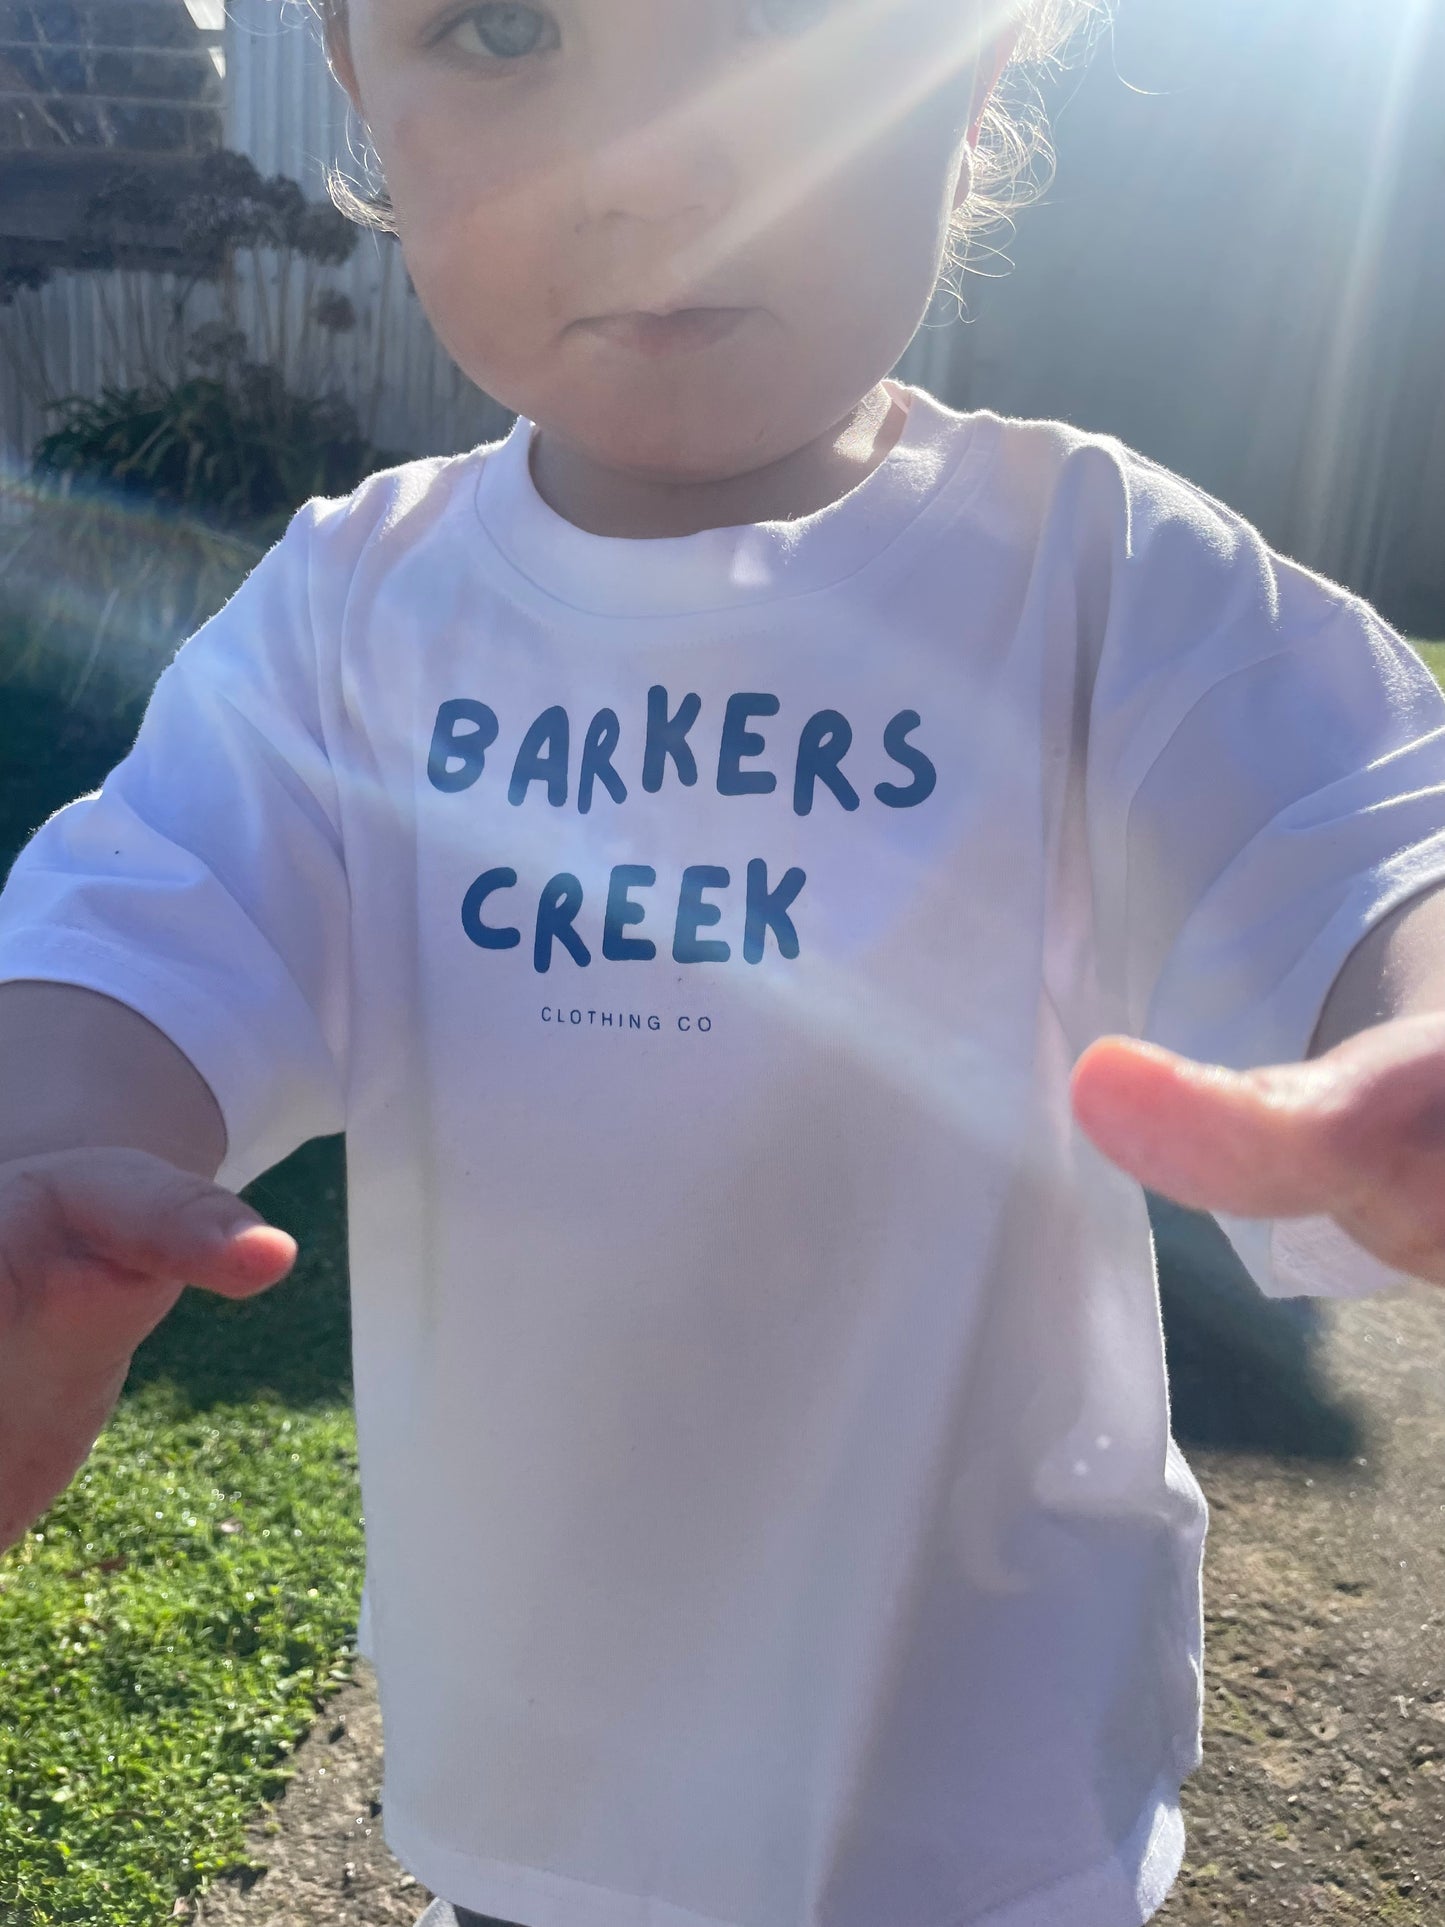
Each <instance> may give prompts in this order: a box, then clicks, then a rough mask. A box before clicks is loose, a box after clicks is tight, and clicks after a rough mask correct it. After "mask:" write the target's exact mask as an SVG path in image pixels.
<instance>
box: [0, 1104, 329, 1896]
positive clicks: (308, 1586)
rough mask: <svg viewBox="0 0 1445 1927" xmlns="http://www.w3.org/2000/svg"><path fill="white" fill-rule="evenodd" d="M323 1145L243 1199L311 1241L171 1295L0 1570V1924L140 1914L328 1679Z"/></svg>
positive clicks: (234, 1811)
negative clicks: (236, 1283)
mask: <svg viewBox="0 0 1445 1927" xmlns="http://www.w3.org/2000/svg"><path fill="white" fill-rule="evenodd" d="M339 1180H340V1165H339V1147H338V1146H337V1144H336V1143H335V1142H333V1141H323V1142H319V1143H316V1144H314V1145H310V1146H307V1147H306V1148H305V1150H303V1151H302V1152H301V1153H299V1154H298V1155H297V1156H296V1157H295V1158H293V1159H290V1160H288V1162H287V1164H286V1165H283V1166H281V1167H279V1168H278V1170H277V1171H276V1172H273V1173H271V1174H269V1175H268V1177H267V1178H266V1179H264V1180H263V1181H262V1182H261V1183H260V1184H258V1185H256V1186H254V1187H252V1189H251V1191H250V1192H249V1193H248V1195H249V1196H250V1197H251V1198H252V1201H253V1202H254V1203H255V1204H256V1205H257V1207H258V1208H259V1209H261V1210H263V1211H264V1212H265V1213H266V1214H267V1215H268V1216H269V1217H270V1218H272V1220H273V1221H274V1222H276V1223H280V1224H282V1225H284V1226H285V1228H286V1229H288V1230H290V1231H292V1232H293V1233H294V1234H295V1235H297V1236H298V1237H300V1238H301V1239H303V1240H304V1248H305V1250H306V1253H307V1256H306V1258H305V1260H304V1262H303V1263H301V1264H299V1265H298V1267H297V1271H296V1273H294V1274H293V1276H292V1278H291V1279H289V1280H288V1281H287V1282H286V1283H285V1284H283V1285H282V1286H280V1287H279V1288H278V1289H277V1290H276V1291H275V1292H273V1293H270V1294H268V1295H266V1296H265V1297H263V1298H260V1299H256V1300H254V1301H252V1302H250V1303H248V1304H239V1305H238V1304H230V1303H223V1302H221V1301H219V1300H216V1299H212V1298H209V1297H207V1296H206V1295H204V1294H202V1293H198V1292H193V1293H188V1294H187V1295H186V1297H185V1299H183V1301H182V1303H181V1305H180V1306H178V1308H177V1310H176V1312H175V1313H174V1314H173V1315H172V1317H171V1318H170V1319H169V1320H168V1321H167V1322H166V1324H165V1325H164V1326H162V1327H161V1329H160V1330H159V1331H158V1332H157V1333H155V1334H154V1335H153V1337H152V1338H151V1339H150V1341H148V1343H147V1344H146V1345H145V1346H144V1347H142V1349H141V1350H140V1351H139V1352H138V1353H137V1354H136V1359H135V1365H134V1369H133V1371H132V1374H131V1379H130V1383H129V1385H128V1387H127V1391H126V1396H125V1398H124V1400H123V1402H122V1404H121V1407H120V1409H119V1411H118V1413H117V1415H116V1417H115V1419H114V1421H113V1422H112V1424H111V1426H110V1427H109V1429H108V1431H107V1432H106V1433H105V1435H104V1436H103V1437H102V1439H101V1441H100V1443H99V1444H98V1446H97V1448H96V1450H95V1452H94V1453H93V1455H92V1457H91V1459H90V1461H89V1463H88V1465H87V1466H86V1468H85V1470H84V1471H83V1472H82V1473H81V1475H80V1476H79V1478H78V1479H77V1480H76V1482H75V1484H74V1485H73V1486H72V1487H71V1488H70V1490H69V1491H68V1492H67V1493H66V1494H65V1495H64V1496H63V1497H62V1498H61V1499H60V1500H59V1501H58V1503H57V1504H56V1505H55V1506H54V1507H52V1509H51V1511H50V1512H49V1513H48V1514H47V1516H46V1517H45V1519H43V1520H42V1521H41V1522H40V1525H39V1527H38V1528H37V1530H36V1531H35V1532H33V1533H32V1534H31V1535H30V1536H29V1537H28V1538H27V1539H26V1540H25V1541H23V1542H22V1544H21V1545H20V1546H18V1547H16V1548H15V1549H14V1550H13V1551H12V1552H11V1553H10V1554H9V1555H8V1556H7V1557H6V1558H5V1559H4V1560H0V1785H3V1786H4V1787H5V1788H6V1794H7V1798H6V1801H5V1803H4V1805H3V1806H0V1920H4V1921H5V1922H6V1923H7V1927H8V1924H9V1923H15V1927H51V1924H52V1923H54V1924H55V1927H59V1923H66V1924H67V1927H69V1924H70V1923H75V1927H81V1924H82V1923H84V1924H85V1927H92V1924H93V1927H101V1923H104V1924H105V1927H154V1923H156V1922H159V1921H161V1920H163V1919H165V1918H166V1917H167V1916H168V1915H169V1914H170V1911H171V1905H172V1902H173V1900H174V1898H175V1897H176V1895H178V1894H183V1893H189V1892H192V1891H194V1890H195V1889H196V1888H197V1887H198V1886H200V1885H201V1884H202V1883H203V1882H204V1881H205V1880H207V1879H208V1878H210V1877H211V1876H214V1875H215V1874H217V1873H219V1872H220V1871H221V1870H223V1869H224V1868H226V1867H229V1866H239V1865H244V1864H245V1855H244V1833H245V1828H246V1824H247V1822H248V1820H249V1819H250V1818H251V1817H253V1816H254V1813H255V1811H256V1809H257V1808H258V1806H259V1805H260V1804H261V1802H262V1801H264V1800H265V1799H267V1798H269V1797H271V1796H272V1795H273V1794H274V1793H276V1792H277V1791H278V1790H279V1788H280V1787H281V1785H282V1784H283V1782H284V1779H285V1772H286V1766H285V1762H286V1756H287V1754H288V1752H289V1750H290V1748H291V1746H292V1745H293V1744H294V1742H295V1741H296V1740H297V1739H298V1738H299V1737H300V1735H301V1734H302V1733H303V1732H304V1731H305V1730H306V1728H307V1727H308V1726H309V1725H310V1723H311V1721H312V1719H313V1718H314V1717H315V1712H316V1708H317V1706H318V1705H319V1704H320V1703H321V1701H322V1699H323V1698H324V1697H325V1695H326V1694H327V1693H328V1692H329V1691H333V1690H334V1689H335V1686H336V1685H337V1684H338V1683H339V1682H340V1681H341V1680H342V1679H344V1678H345V1677H346V1676H347V1672H348V1664H349V1659H350V1655H351V1651H352V1641H353V1634H354V1628H355V1624H356V1608H357V1598H358V1591H359V1586H360V1579H361V1569H362V1556H363V1547H362V1530H361V1519H360V1507H359V1500H358V1494H357V1487H356V1461H355V1433H354V1427H353V1422H352V1416H351V1410H350V1405H349V1397H348V1385H347V1377H346V1355H347V1331H346V1299H345V1280H344V1270H343V1260H342V1256H341V1253H342V1234H341V1225H340V1222H339V1211H340V1182H339Z"/></svg>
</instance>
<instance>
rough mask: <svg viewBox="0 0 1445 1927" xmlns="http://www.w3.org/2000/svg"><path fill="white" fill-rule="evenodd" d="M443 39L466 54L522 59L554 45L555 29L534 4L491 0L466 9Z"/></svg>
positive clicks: (494, 58) (497, 58) (555, 38)
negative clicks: (489, 2)
mask: <svg viewBox="0 0 1445 1927" xmlns="http://www.w3.org/2000/svg"><path fill="white" fill-rule="evenodd" d="M444 38H445V39H447V40H449V41H451V42H452V44H453V45H454V46H456V45H459V46H460V47H461V48H462V50H463V51H464V52H466V53H470V54H482V55H485V56H486V57H487V58H488V59H491V60H525V59H526V57H527V55H528V54H538V53H546V52H547V51H548V50H549V49H550V48H552V47H555V46H556V45H557V30H556V27H555V25H554V24H553V22H552V21H551V20H550V19H549V18H548V16H547V15H546V14H545V13H542V12H541V11H540V10H539V9H538V8H536V7H518V6H509V5H504V4H502V0H492V3H491V4H488V5H484V6H480V7H470V8H468V10H467V11H466V12H465V13H464V14H462V15H461V16H460V18H459V19H456V20H454V21H453V22H452V24H451V25H450V27H448V28H447V30H446V33H445V35H444Z"/></svg>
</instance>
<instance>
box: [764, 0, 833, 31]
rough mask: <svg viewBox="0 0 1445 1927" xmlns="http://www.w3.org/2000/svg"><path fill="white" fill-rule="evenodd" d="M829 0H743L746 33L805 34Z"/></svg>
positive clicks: (823, 12)
mask: <svg viewBox="0 0 1445 1927" xmlns="http://www.w3.org/2000/svg"><path fill="white" fill-rule="evenodd" d="M830 4H831V0H743V20H744V25H745V27H746V30H747V31H748V32H749V33H750V34H790V33H806V31H807V30H808V28H809V27H816V26H817V24H818V22H819V21H820V20H821V19H822V18H823V16H824V14H825V13H827V11H828V8H829V6H830Z"/></svg>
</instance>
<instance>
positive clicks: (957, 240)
mask: <svg viewBox="0 0 1445 1927" xmlns="http://www.w3.org/2000/svg"><path fill="white" fill-rule="evenodd" d="M310 4H311V6H312V8H313V10H314V12H315V13H316V15H317V17H318V18H319V20H320V22H321V26H322V29H323V32H327V33H329V32H330V31H331V30H332V29H333V28H334V27H335V25H336V23H337V21H338V20H341V19H343V18H344V15H345V10H346V0H310ZM1111 6H1112V0H1013V9H1012V10H1013V13H1014V16H1015V22H1016V24H1015V28H1014V33H1015V38H1014V44H1013V49H1012V52H1011V54H1010V56H1009V60H1008V64H1007V65H1006V67H1005V68H1004V70H1003V73H1002V75H1001V76H1000V79H999V83H998V85H997V86H996V87H995V88H994V90H993V93H992V94H991V95H990V97H989V101H988V104H987V106H986V107H985V109H984V113H983V116H982V119H981V121H980V124H979V132H978V144H977V147H976V148H975V151H974V169H973V186H972V190H971V191H970V193H969V195H968V197H967V199H966V200H965V201H964V202H963V203H962V205H961V206H960V207H959V208H957V209H956V210H955V212H954V215H953V219H952V221H951V223H950V228H949V244H948V250H947V254H946V256H945V263H944V267H945V279H947V278H948V277H949V275H950V274H953V273H956V274H960V275H961V274H962V273H963V272H965V271H966V270H967V268H968V267H969V265H970V257H971V253H972V250H973V247H974V244H975V242H976V241H977V240H978V238H979V237H980V236H981V235H984V234H986V233H987V232H988V231H989V230H990V229H994V228H997V227H1000V226H1004V227H1008V226H1011V225H1012V218H1013V210H1014V209H1015V208H1017V207H1022V206H1025V205H1027V204H1028V203H1029V202H1030V201H1035V200H1037V199H1038V198H1039V196H1040V195H1041V194H1042V193H1043V192H1044V190H1045V188H1046V187H1047V185H1048V182H1049V180H1050V178H1051V176H1052V172H1053V164H1054V152H1053V147H1052V144H1051V142H1050V139H1049V126H1048V115H1047V112H1046V110H1045V107H1044V102H1043V98H1042V95H1041V94H1040V91H1039V85H1040V82H1041V81H1042V80H1044V79H1046V78H1048V77H1050V76H1051V75H1053V74H1055V73H1057V72H1058V71H1059V70H1060V69H1061V68H1062V67H1064V66H1065V65H1066V64H1067V63H1068V61H1069V59H1070V57H1071V56H1072V55H1075V54H1080V53H1086V52H1087V51H1088V49H1089V47H1090V46H1091V44H1092V41H1093V39H1094V37H1095V35H1096V34H1097V32H1098V31H1099V30H1100V29H1101V28H1103V27H1104V26H1105V25H1107V23H1108V21H1109V18H1110V9H1111ZM354 158H355V159H356V161H357V163H358V165H359V166H360V167H361V168H362V169H363V171H364V172H365V173H366V174H367V175H368V176H369V178H368V179H367V180H366V181H364V182H358V181H354V180H352V179H351V178H350V176H349V175H347V174H346V173H345V172H343V170H342V169H341V168H339V167H331V168H329V169H328V170H327V186H328V188H329V190H330V193H331V198H332V200H333V201H334V202H335V204H336V206H337V207H338V208H339V209H340V210H341V212H342V213H343V214H346V215H349V216H350V218H351V219H352V220H353V221H357V222H359V223H360V224H361V225H362V226H364V227H370V228H377V229H380V230H381V231H382V232H384V233H395V231H396V227H395V222H394V220H393V219H392V211H391V203H390V201H389V200H388V199H387V195H386V189H385V186H384V184H382V183H381V182H380V181H379V178H378V177H377V174H376V170H375V167H374V163H372V161H371V160H370V157H368V156H364V155H357V156H355V157H354ZM985 252H989V253H994V254H997V253H998V250H997V249H993V248H988V249H985ZM955 293H958V290H957V288H956V287H955ZM959 298H960V300H961V295H960V296H959Z"/></svg>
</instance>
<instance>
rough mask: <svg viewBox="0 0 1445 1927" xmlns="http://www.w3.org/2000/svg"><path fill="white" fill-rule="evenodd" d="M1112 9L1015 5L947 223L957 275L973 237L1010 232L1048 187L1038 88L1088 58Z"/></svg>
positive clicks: (1066, 1)
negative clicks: (1006, 46)
mask: <svg viewBox="0 0 1445 1927" xmlns="http://www.w3.org/2000/svg"><path fill="white" fill-rule="evenodd" d="M1111 6H1112V0H1019V4H1018V5H1017V9H1016V18H1017V29H1016V32H1017V38H1016V39H1015V42H1014V47H1013V52H1012V54H1011V56H1010V58H1009V62H1008V65H1007V66H1006V67H1005V68H1004V71H1003V73H1002V75H1001V76H1000V78H999V83H998V85H997V86H996V87H995V88H994V90H993V93H992V94H991V95H990V96H989V101H988V105H987V106H986V107H985V109H984V113H983V118H982V120H981V122H980V124H979V132H978V145H977V147H976V148H975V150H974V171H973V188H972V191H971V192H970V194H969V195H968V198H967V199H966V200H965V201H964V202H963V203H962V205H961V206H960V207H959V208H958V209H956V210H955V213H954V216H953V220H952V222H951V224H950V234H949V250H948V255H947V257H946V266H948V267H951V268H953V269H954V270H956V271H958V272H959V273H962V272H963V271H964V270H965V269H966V268H967V267H968V266H969V261H970V255H971V251H972V248H973V245H974V243H975V242H976V240H977V239H978V237H980V236H981V235H985V234H987V233H988V232H989V231H990V230H991V229H996V228H998V227H1001V226H1002V227H1011V226H1012V223H1013V210H1014V209H1015V208H1018V207H1025V206H1027V205H1028V204H1029V202H1031V201H1036V200H1038V199H1039V197H1040V196H1041V195H1042V194H1043V192H1044V191H1045V189H1046V188H1047V187H1048V184H1049V181H1050V180H1051V179H1052V176H1053V168H1054V150H1053V143H1052V141H1051V140H1050V137H1049V121H1048V113H1047V110H1046V108H1045V105H1044V100H1043V96H1042V94H1041V92H1040V84H1041V83H1042V82H1043V81H1045V80H1047V79H1050V78H1052V77H1053V76H1054V75H1056V74H1057V73H1059V72H1060V71H1061V69H1062V68H1064V67H1065V66H1067V65H1068V64H1069V62H1070V60H1071V59H1073V58H1083V57H1085V56H1086V55H1087V54H1088V53H1089V51H1090V50H1091V49H1092V46H1093V43H1094V41H1095V39H1096V38H1097V37H1098V35H1099V33H1100V32H1101V31H1103V29H1104V28H1106V27H1107V26H1108V24H1109V20H1110V18H1111ZM987 251H989V252H995V253H996V252H997V250H996V249H992V250H987Z"/></svg>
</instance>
